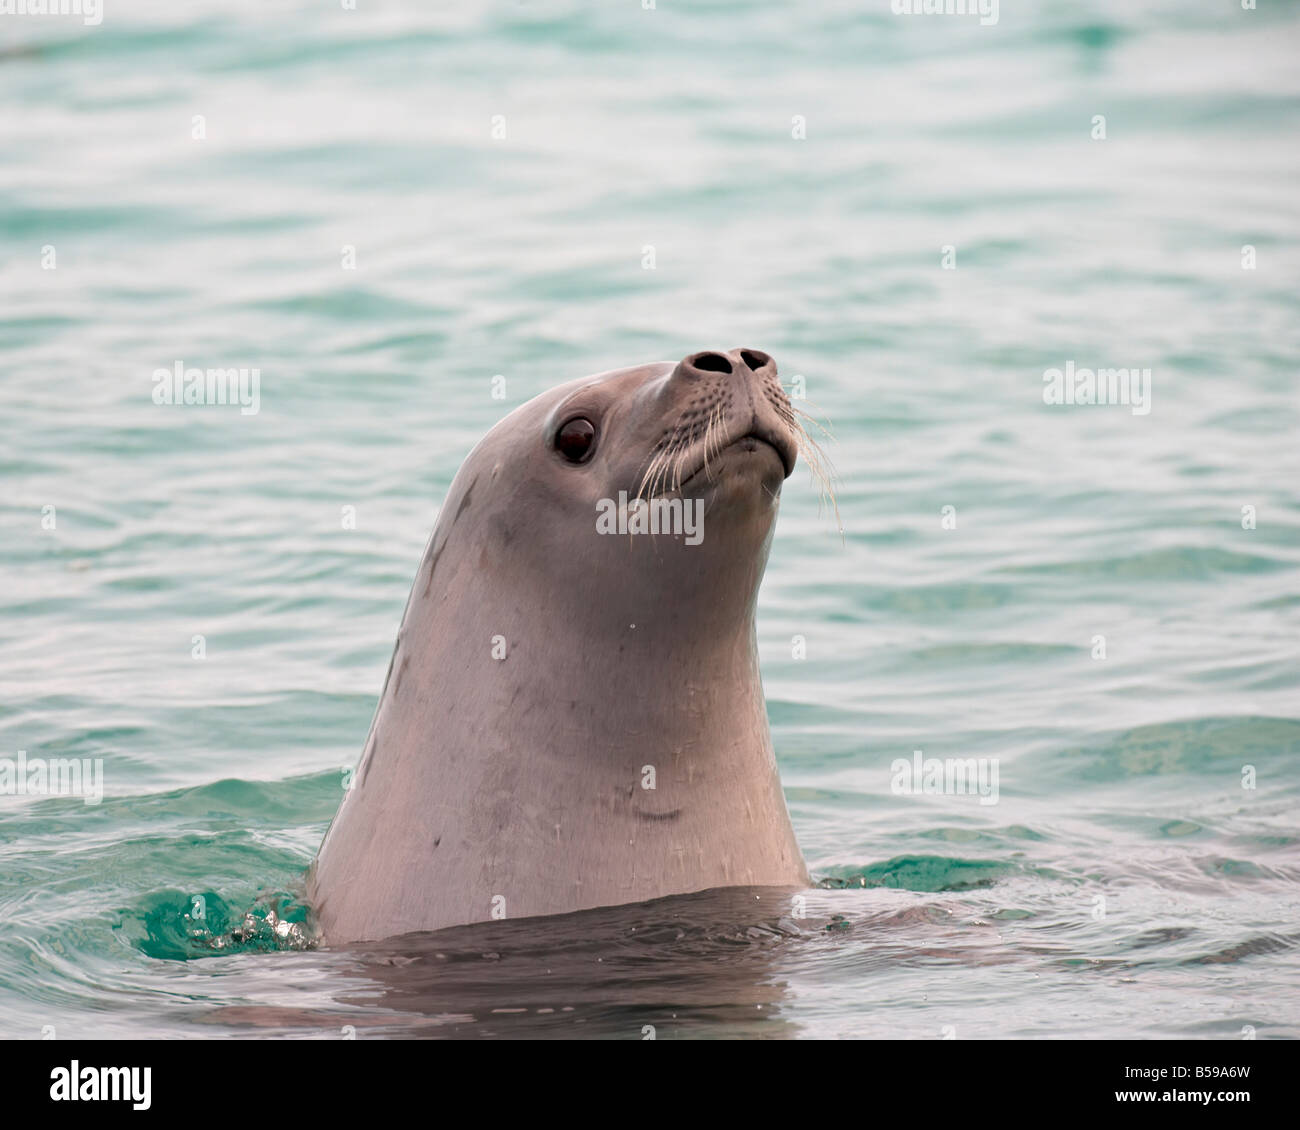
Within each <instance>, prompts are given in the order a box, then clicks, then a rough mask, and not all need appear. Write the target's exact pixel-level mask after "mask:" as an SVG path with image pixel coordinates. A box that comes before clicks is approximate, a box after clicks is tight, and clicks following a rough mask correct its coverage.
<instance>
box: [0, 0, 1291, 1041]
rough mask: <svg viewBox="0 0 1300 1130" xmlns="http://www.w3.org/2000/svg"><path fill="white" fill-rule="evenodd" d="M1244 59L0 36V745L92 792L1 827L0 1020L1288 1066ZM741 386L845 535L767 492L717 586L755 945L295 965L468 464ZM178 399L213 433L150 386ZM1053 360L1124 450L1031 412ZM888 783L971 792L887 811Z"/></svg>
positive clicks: (1076, 47) (583, 9) (653, 24)
mask: <svg viewBox="0 0 1300 1130" xmlns="http://www.w3.org/2000/svg"><path fill="white" fill-rule="evenodd" d="M1298 45H1300V10H1298V9H1297V6H1296V5H1294V4H1288V5H1283V4H1276V3H1270V4H1261V5H1260V10H1258V11H1254V12H1249V11H1241V10H1239V6H1238V5H1235V4H1234V3H1208V2H1197V3H1173V2H1172V0H1171V2H1160V3H1152V4H1144V5H1140V6H1139V5H1129V4H1121V3H1092V4H1080V3H1035V4H1032V5H1012V4H1010V3H1007V4H1004V5H1003V6H1002V11H1001V12H1000V18H999V22H998V23H997V24H996V25H995V26H991V27H980V26H979V24H978V21H977V20H972V19H970V18H962V17H920V16H917V17H904V16H894V15H892V14H891V13H890V10H889V5H888V3H884V2H879V0H873V2H872V3H869V4H868V3H833V4H817V5H811V6H799V7H797V8H796V7H794V6H790V5H781V4H775V3H765V2H753V0H747V2H746V3H743V4H741V3H730V4H724V3H712V4H691V5H689V6H688V5H685V4H681V3H674V2H670V0H661V2H660V3H659V5H658V7H657V8H656V9H655V10H650V11H647V10H643V9H642V7H641V6H640V4H639V3H635V2H624V3H620V4H613V5H600V6H596V5H592V6H590V7H588V6H582V5H577V4H566V3H502V4H490V5H489V4H483V5H475V4H470V5H458V6H455V7H454V9H452V10H442V9H441V7H440V8H439V9H433V8H432V6H430V7H429V10H425V8H423V7H421V6H418V5H415V4H411V3H408V4H393V3H385V4H381V3H376V2H374V0H362V2H361V4H360V8H359V10H358V11H346V10H343V9H342V8H341V7H340V6H337V5H335V6H331V5H328V4H325V5H308V4H305V3H281V4H276V5H273V6H268V5H265V4H261V3H252V2H249V3H239V4H227V5H223V6H221V8H220V9H218V8H216V7H195V6H192V5H185V6H177V5H169V4H162V3H158V4H144V3H135V2H132V0H117V2H116V3H114V2H113V0H108V4H107V6H106V9H105V16H104V20H103V23H102V25H100V26H94V27H84V26H82V24H81V23H79V22H78V21H77V20H75V19H67V18H49V17H44V18H42V17H32V16H22V17H20V16H4V17H0V105H3V107H4V109H3V111H0V245H2V246H3V256H2V258H0V294H2V295H3V305H2V306H0V366H2V368H0V577H2V578H3V581H4V583H3V586H2V587H0V641H2V644H0V756H2V757H8V758H16V756H17V754H18V751H25V753H26V755H27V756H28V757H29V758H37V757H41V758H55V757H66V758H71V757H76V758H91V759H95V758H99V759H102V762H103V774H104V777H103V784H104V799H103V801H102V803H100V804H98V805H87V804H84V803H83V801H82V800H81V799H79V798H75V797H29V796H3V797H0V926H2V927H3V928H2V929H0V1035H4V1036H11V1037H13V1036H17V1037H28V1036H32V1037H34V1036H39V1035H40V1034H41V1033H42V1031H43V1030H47V1029H49V1028H53V1029H54V1032H55V1034H56V1035H58V1036H59V1037H74V1036H115V1037H116V1036H184V1035H229V1034H292V1035H298V1036H324V1037H337V1036H338V1035H339V1033H340V1031H341V1030H342V1027H343V1026H344V1025H348V1024H351V1025H353V1026H354V1027H356V1028H357V1029H358V1030H359V1031H362V1030H364V1031H366V1032H374V1033H394V1032H412V1033H420V1034H439V1033H442V1032H455V1033H458V1034H488V1035H509V1034H514V1033H525V1032H527V1033H555V1034H565V1035H572V1034H584V1035H610V1036H626V1037H628V1038H641V1035H642V1026H643V1025H645V1024H652V1025H655V1026H656V1028H657V1030H658V1035H659V1038H672V1037H674V1036H687V1035H690V1036H709V1035H756V1036H763V1035H777V1036H786V1035H802V1036H886V1037H919V1038H939V1037H941V1036H943V1035H955V1036H957V1037H958V1038H978V1037H1026V1036H1034V1037H1058V1036H1090V1037H1126V1036H1127V1037H1132V1036H1139V1037H1147V1036H1175V1037H1222V1038H1238V1037H1240V1036H1242V1035H1243V1034H1245V1035H1250V1034H1251V1033H1252V1032H1253V1033H1254V1034H1256V1035H1258V1036H1259V1037H1273V1036H1288V1037H1295V1036H1300V949H1297V942H1298V940H1300V886H1298V885H1297V883H1298V881H1300V821H1298V819H1297V808H1298V801H1300V693H1298V691H1297V686H1298V684H1300V646H1298V645H1297V639H1298V638H1300V496H1298V494H1297V484H1298V483H1300V443H1298V442H1297V436H1298V435H1300V402H1298V398H1297V392H1296V381H1297V362H1298V361H1300V319H1297V297H1296V296H1297V290H1298V284H1300V267H1298V262H1300V260H1298V255H1300V240H1297V234H1298V233H1300V198H1298V197H1297V195H1296V191H1295V185H1296V181H1297V174H1300V156H1298V153H1300V151H1298V150H1297V148H1296V147H1295V145H1294V139H1295V135H1296V131H1297V126H1300V72H1297V70H1296V68H1295V65H1294V62H1295V58H1296V48H1297V46H1298ZM196 115H197V116H200V117H201V118H202V122H201V123H196V121H195V117H196ZM1096 115H1103V116H1104V117H1105V133H1106V136H1105V138H1104V140H1102V139H1094V137H1093V136H1092V135H1093V133H1094V132H1095V131H1096V128H1097V127H1096V126H1095V125H1094V116H1096ZM497 116H500V119H499V120H496V121H495V122H494V119H495V118H497ZM796 116H799V117H801V118H802V119H803V127H802V130H801V129H800V127H799V125H798V123H796V122H795V120H794V119H795V118H796ZM200 126H201V129H200ZM502 126H503V128H504V136H499V137H494V136H493V132H494V128H495V129H496V130H497V132H498V133H500V132H501V127H502ZM196 130H197V131H199V132H202V133H203V135H204V136H203V137H202V138H195V137H194V136H193V135H194V133H195V132H196ZM801 132H802V134H803V135H804V136H802V137H795V136H792V134H795V133H801ZM1246 245H1249V246H1250V247H1253V248H1254V249H1255V256H1256V259H1255V266H1254V268H1253V269H1243V250H1242V249H1243V246H1246ZM345 247H351V248H354V249H355V267H354V268H347V267H345V266H344V256H345V253H344V250H343V249H344V248H345ZM945 247H948V248H951V249H952V251H951V252H950V253H948V254H947V260H948V262H949V263H953V262H955V267H953V268H952V269H947V268H946V267H945V265H944V261H945V252H944V250H943V249H944V248H945ZM47 248H52V249H53V260H52V263H53V268H52V269H48V267H49V264H50V263H51V259H50V252H49V251H47V250H46V249H47ZM651 248H652V249H653V250H652V251H649V250H647V249H651ZM954 256H955V259H954V258H953V257H954ZM650 262H653V267H652V268H650V267H648V266H647V265H648V264H649V263H650ZM742 345H743V346H751V347H756V348H760V349H764V350H767V351H769V352H771V353H772V354H773V355H774V356H775V357H776V359H777V362H778V364H779V366H780V368H781V372H782V375H783V377H784V378H785V379H786V381H787V384H788V385H790V386H791V387H796V388H798V389H800V390H806V402H805V403H804V404H803V405H802V406H803V407H804V408H805V409H806V410H807V411H809V412H811V413H814V414H815V415H817V416H818V417H819V418H820V419H823V420H824V421H827V422H828V424H829V427H830V428H831V430H832V431H833V434H834V439H833V441H831V442H829V443H827V445H826V446H827V450H828V453H829V455H830V457H831V459H832V460H833V462H834V464H835V467H836V470H837V472H838V489H837V502H838V507H839V512H840V516H841V518H842V520H843V524H844V534H843V537H842V538H841V536H840V534H839V533H838V531H837V529H836V524H835V521H834V517H833V514H831V513H830V512H829V511H828V510H826V509H825V508H823V507H820V506H819V501H818V496H817V490H816V489H815V486H814V485H813V484H812V482H811V480H810V476H809V474H808V472H807V470H806V468H805V469H800V470H797V471H796V473H795V475H794V477H793V478H792V479H791V480H790V482H789V483H787V486H786V491H785V496H784V500H783V506H782V514H781V519H780V523H779V526H778V531H777V539H776V543H775V546H774V550H773V555H772V560H771V564H770V566H769V569H768V573H767V578H766V581H765V584H764V588H763V591H762V595H761V601H760V619H759V641H760V649H761V654H762V659H763V663H764V677H765V684H766V688H767V695H768V705H769V711H770V715H771V720H772V727H773V736H774V740H775V744H776V749H777V753H778V758H779V760H780V763H781V769H782V776H783V779H784V782H785V785H786V790H787V797H788V801H789V805H790V810H791V815H792V818H793V821H794V825H795V829H796V832H797V834H798V837H799V840H800V842H801V845H802V847H803V850H804V853H805V855H806V857H807V859H808V862H809V865H810V867H811V869H812V871H813V873H814V875H815V877H816V878H817V879H818V881H819V886H818V888H817V889H815V890H813V891H810V892H809V893H808V896H807V916H806V917H805V918H802V919H795V918H793V917H792V916H791V915H790V913H789V911H788V909H778V908H772V907H768V906H765V905H764V904H762V903H761V902H755V903H754V905H752V906H751V905H750V903H749V902H746V901H744V900H743V899H742V900H741V901H740V902H735V901H734V900H733V901H725V900H724V903H723V904H713V903H708V902H705V903H701V902H699V901H698V900H687V901H686V902H685V903H684V904H678V905H675V906H672V907H668V908H665V907H655V908H650V909H648V910H644V911H637V912H630V911H626V910H623V911H617V912H600V913H598V914H596V915H594V916H578V921H576V922H575V921H574V920H571V919H563V920H552V921H548V922H546V923H541V924H538V923H532V924H520V923H501V924H494V925H493V926H491V927H484V928H482V929H481V930H479V931H471V932H469V933H468V934H460V933H457V934H456V935H455V936H454V937H452V938H450V939H444V940H442V941H441V942H439V943H438V944H436V945H434V946H433V947H432V948H431V949H430V950H429V951H428V952H425V953H423V954H422V955H419V956H417V957H416V958H415V959H414V960H412V959H411V956H410V955H409V954H405V953H394V952H392V950H391V948H390V949H387V950H386V949H385V948H384V947H372V948H371V949H370V950H368V951H367V952H364V953H360V952H358V953H345V952H328V951H323V950H320V949H315V948H311V944H310V931H309V929H308V928H307V927H306V926H304V925H303V920H304V918H305V915H306V909H305V908H304V907H303V906H302V905H301V904H300V903H299V902H298V900H297V897H296V892H297V890H298V889H299V888H298V884H299V882H300V880H301V877H302V873H303V870H304V868H305V867H306V866H307V864H308V863H309V862H310V860H311V858H312V856H313V854H314V852H315V849H316V847H317V845H318V844H319V842H320V838H321V836H322V834H323V832H324V830H325V827H326V826H327V824H328V822H329V820H330V818H331V817H332V815H333V813H334V811H335V808H336V807H337V804H338V801H339V799H340V797H341V783H342V780H343V774H344V770H345V769H346V768H347V767H349V766H352V765H354V764H355V762H356V760H357V756H358V754H359V753H360V750H361V747H362V743H363V741H364V739H365V735H366V731H367V727H368V724H369V721H370V716H371V713H372V711H373V709H374V706H375V702H376V698H377V696H378V694H379V691H380V688H381V685H382V682H383V677H384V672H385V669H386V666H387V662H388V658H389V654H390V651H391V648H392V643H393V638H394V635H395V633H396V629H397V624H398V621H399V618H400V616H401V612H402V607H403V604H404V602H405V599H406V594H407V590H408V588H409V586H410V583H411V580H412V577H413V575H414V572H415V568H416V564H417V562H418V560H419V556H420V552H421V549H422V548H423V545H424V542H425V539H426V538H427V535H428V532H429V530H430V528H431V526H432V524H433V521H434V519H435V517H436V515H437V511H438V506H439V502H440V500H441V498H442V496H443V494H444V492H445V490H446V488H447V486H448V484H449V483H450V481H451V478H452V475H453V474H454V473H455V471H456V468H457V467H458V465H459V463H460V461H461V459H462V458H463V457H464V456H465V454H466V453H467V452H468V450H469V449H470V447H471V446H472V445H473V443H474V442H475V441H476V440H477V439H478V438H479V437H480V436H481V435H482V434H483V433H484V432H485V431H486V430H487V429H488V428H489V427H491V425H492V424H493V423H494V422H495V421H496V420H498V419H499V418H500V417H501V416H503V415H504V414H505V413H506V412H507V411H509V410H510V409H511V408H512V407H513V406H515V405H516V404H518V403H521V402H522V401H523V400H525V399H527V398H529V397H531V396H532V395H534V394H535V393H536V392H538V391H540V390H542V389H544V388H547V387H549V386H550V385H552V384H555V383H558V382H560V381H563V380H566V379H569V378H571V377H574V376H579V375H582V374H584V373H591V372H599V371H602V370H606V369H610V368H614V367H618V366H622V365H627V364H632V363H634V362H640V361H647V360H661V359H662V360H667V359H677V358H680V357H681V356H683V355H684V354H686V353H688V352H692V351H694V350H697V349H701V348H707V347H721V348H731V347H734V346H742ZM178 361H179V362H181V363H182V364H183V365H187V366H198V367H205V368H206V367H214V366H219V367H228V366H234V367H239V366H242V367H250V368H252V367H256V368H258V369H259V371H260V375H261V386H260V405H259V411H258V412H257V413H256V414H250V415H245V414H242V413H241V412H240V411H239V409H238V408H237V407H230V406H226V407H221V406H206V407H199V406H190V407H181V406H160V405H157V404H155V403H154V402H153V399H152V395H151V394H152V390H153V380H152V373H153V372H154V370H155V369H157V368H160V367H162V368H171V367H172V366H174V365H175V364H176V363H177V362H178ZM1070 361H1072V362H1074V364H1076V365H1078V366H1088V367H1130V366H1131V367H1134V368H1150V370H1151V372H1152V387H1151V400H1150V411H1149V413H1146V414H1135V413H1134V412H1133V411H1132V410H1131V408H1130V407H1126V406H1123V405H1108V406H1085V405H1048V404H1045V403H1044V398H1043V374H1044V371H1045V370H1046V369H1049V368H1052V367H1064V366H1065V364H1066V363H1067V362H1070ZM497 376H500V377H503V378H504V389H505V398H504V400H502V399H494V398H493V396H492V389H493V379H494V377H497ZM800 380H801V382H802V383H801V384H800V383H798V382H799V381H800ZM949 506H950V507H954V508H955V518H956V525H955V528H945V527H944V523H943V513H944V511H943V508H944V507H949ZM50 507H52V508H53V510H52V511H50V510H48V509H47V508H50ZM345 507H352V508H355V509H354V511H351V512H345V510H344V508H345ZM1243 507H1253V508H1254V510H1253V513H1254V516H1255V518H1254V528H1253V529H1248V528H1244V527H1243ZM345 513H354V514H355V529H349V528H345V522H344V517H343V516H344V515H345ZM51 520H52V528H49V527H50V526H51ZM948 524H949V525H951V524H952V523H951V522H949V523H948ZM1246 524H1247V525H1249V524H1250V523H1249V521H1247V523H1246ZM796 636H802V637H803V638H804V640H805V641H806V655H805V657H804V658H795V655H794V653H795V648H794V646H793V645H792V640H793V638H794V637H796ZM1099 636H1100V637H1104V648H1105V658H1094V654H1095V653H1097V652H1098V649H1099V645H1098V644H1097V643H1096V642H1095V641H1096V637H1099ZM196 637H202V640H201V641H196ZM196 651H201V653H202V658H195V653H196ZM918 749H919V750H923V751H924V756H926V757H935V758H988V759H997V764H998V767H999V796H998V803H997V804H995V805H981V804H980V803H979V802H978V798H976V797H972V796H968V795H967V796H962V795H937V796H931V795H899V794H897V793H895V792H893V791H892V790H891V777H892V773H891V769H890V765H891V762H892V761H894V759H896V758H908V759H910V758H911V757H912V755H913V751H914V750H918ZM1247 767H1250V768H1247ZM1243 783H1251V784H1253V785H1254V787H1253V788H1245V787H1243ZM196 897H199V898H201V899H202V903H201V904H199V905H202V906H203V907H204V909H205V912H206V917H205V918H204V919H202V920H199V919H197V918H196V917H194V907H195V905H196V904H195V902H194V900H195V898H196ZM187 914H188V915H190V916H189V917H186V916H187ZM634 934H635V937H634V936H633V935H634ZM598 967H599V968H598ZM500 1009H510V1010H512V1011H508V1012H500V1011H497V1010H500ZM516 1009H523V1011H513V1010H516ZM565 1010H569V1011H565Z"/></svg>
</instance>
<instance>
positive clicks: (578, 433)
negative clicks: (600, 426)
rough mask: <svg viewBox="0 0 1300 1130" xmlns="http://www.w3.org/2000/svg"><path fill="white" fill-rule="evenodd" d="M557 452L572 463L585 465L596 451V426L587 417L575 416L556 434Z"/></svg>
mask: <svg viewBox="0 0 1300 1130" xmlns="http://www.w3.org/2000/svg"><path fill="white" fill-rule="evenodd" d="M555 450H556V451H558V452H559V453H560V454H561V455H563V456H564V458H565V459H567V460H568V461H569V462H570V463H585V462H586V461H587V460H588V459H590V458H591V454H592V452H593V451H595V450H596V425H595V424H593V423H592V422H591V421H590V420H588V419H587V418H586V417H585V416H575V417H574V418H573V419H572V420H569V421H567V422H566V423H564V424H562V425H561V426H560V430H559V431H558V432H556V433H555Z"/></svg>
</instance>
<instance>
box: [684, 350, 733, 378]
mask: <svg viewBox="0 0 1300 1130" xmlns="http://www.w3.org/2000/svg"><path fill="white" fill-rule="evenodd" d="M733 371H734V366H733V365H732V363H731V358H730V357H728V356H727V355H726V354H725V353H714V352H712V351H711V350H707V349H706V350H705V351H704V352H703V353H692V354H691V355H690V356H689V357H684V358H682V360H681V362H680V363H679V364H678V366H677V372H676V373H674V374H673V375H674V376H677V375H678V374H680V375H681V376H684V377H698V376H700V375H701V374H702V373H730V372H733Z"/></svg>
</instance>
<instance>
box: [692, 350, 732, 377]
mask: <svg viewBox="0 0 1300 1130" xmlns="http://www.w3.org/2000/svg"><path fill="white" fill-rule="evenodd" d="M691 364H692V365H694V366H695V367H696V368H697V369H703V370H704V371H705V372H708V373H729V372H731V362H730V361H728V360H727V359H726V358H725V357H723V356H722V354H721V353H701V354H700V355H699V356H698V357H696V358H695V359H694V360H693V361H692V362H691Z"/></svg>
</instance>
